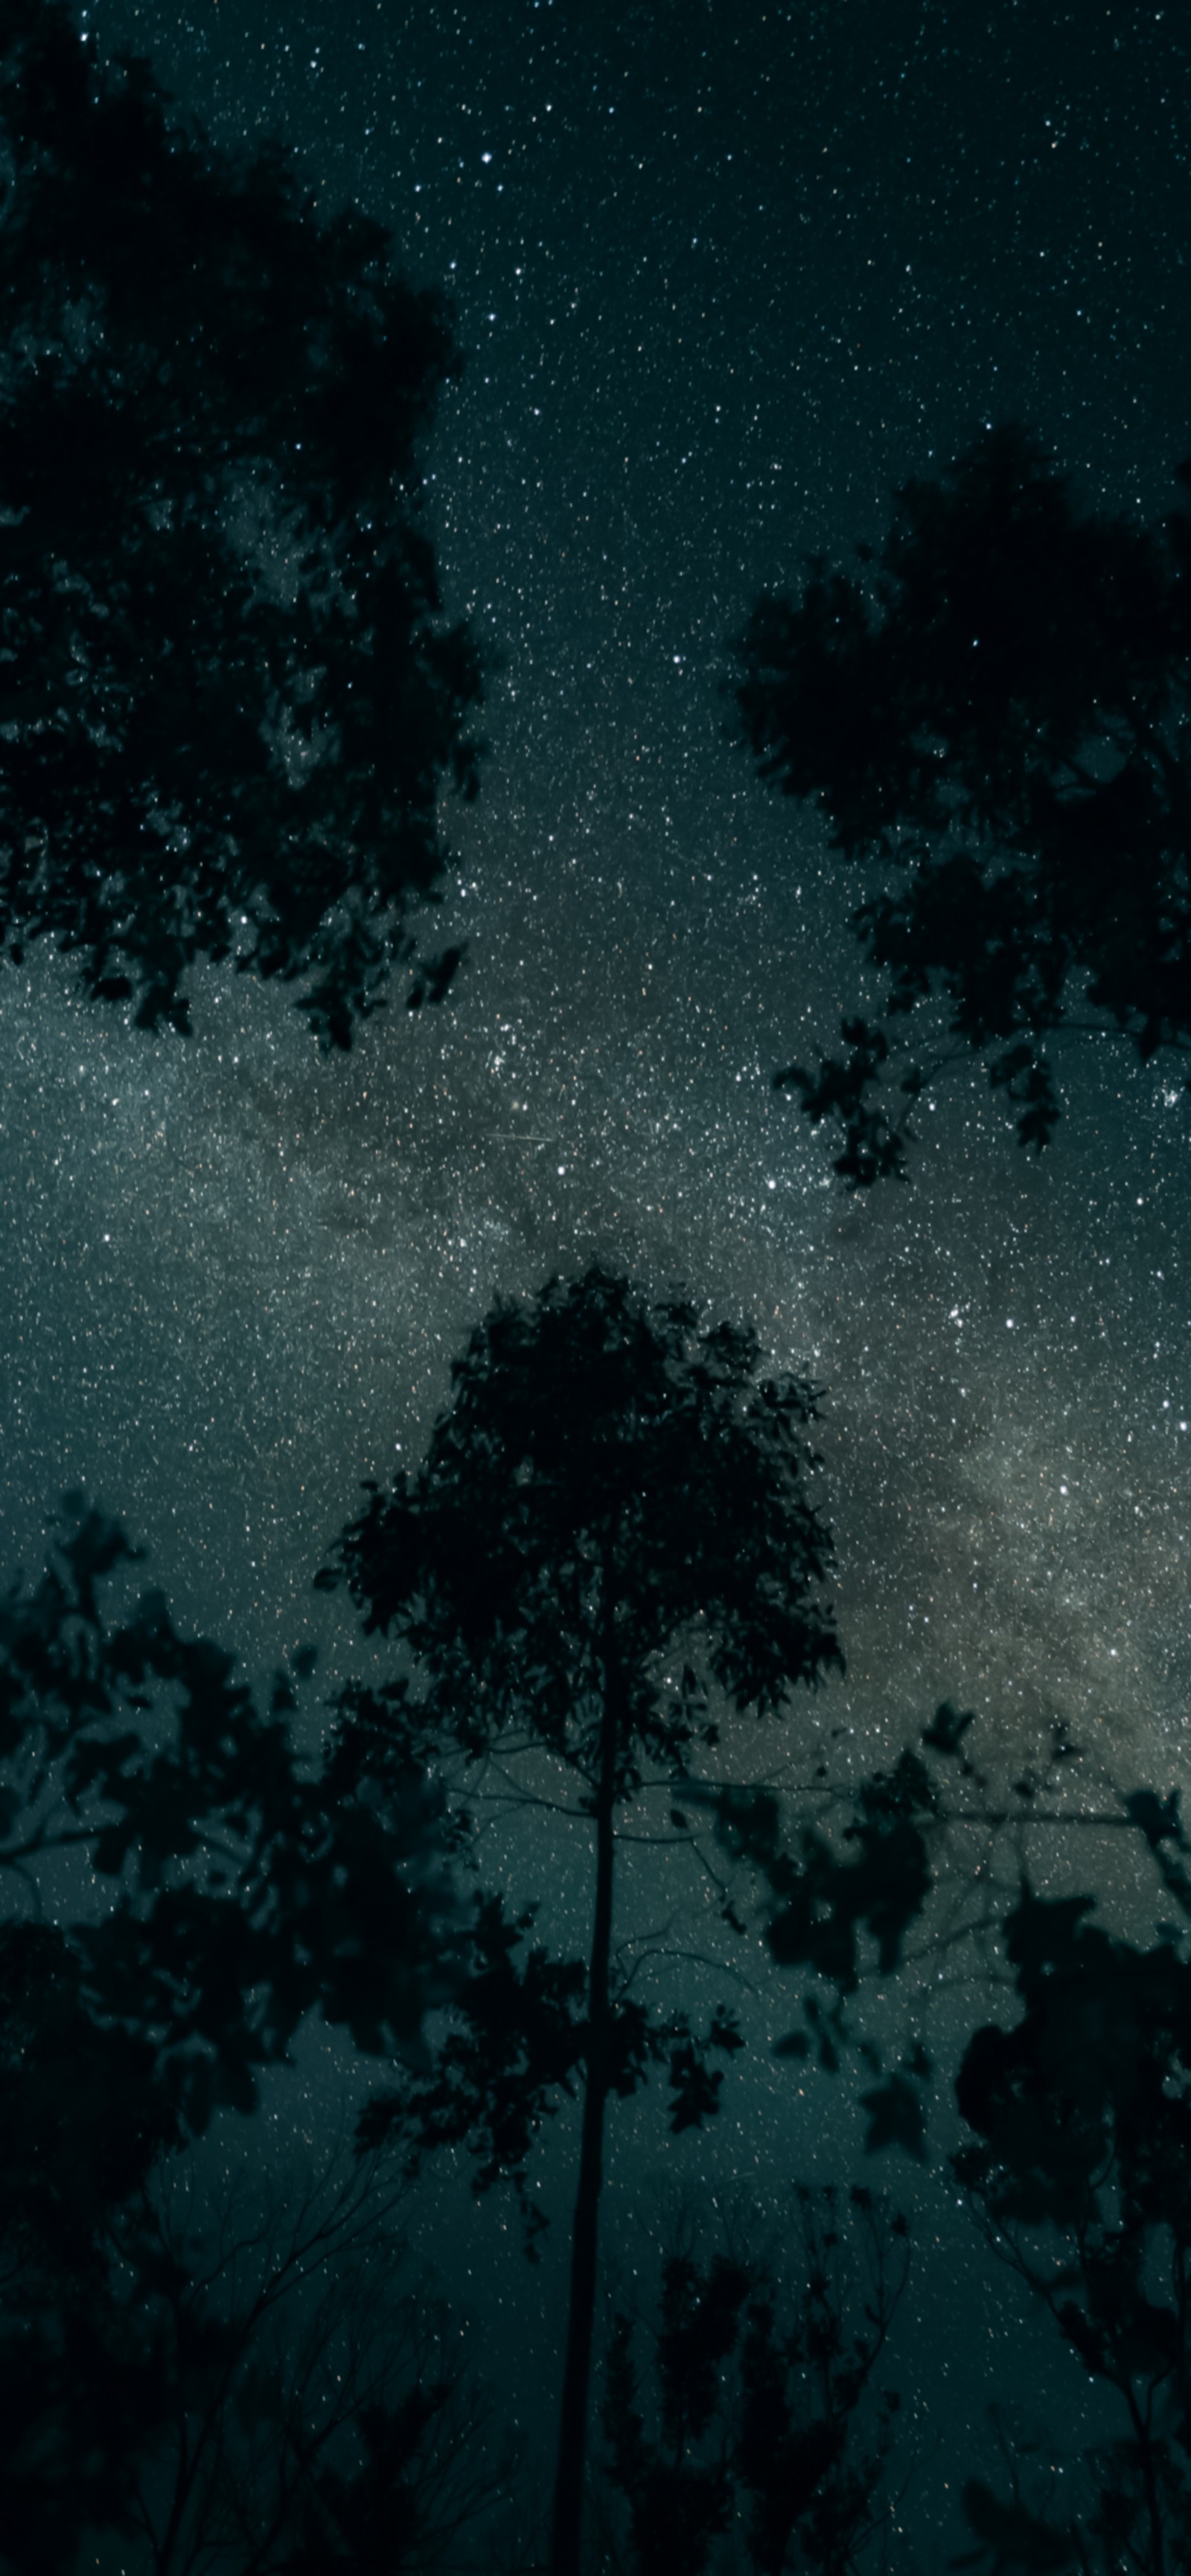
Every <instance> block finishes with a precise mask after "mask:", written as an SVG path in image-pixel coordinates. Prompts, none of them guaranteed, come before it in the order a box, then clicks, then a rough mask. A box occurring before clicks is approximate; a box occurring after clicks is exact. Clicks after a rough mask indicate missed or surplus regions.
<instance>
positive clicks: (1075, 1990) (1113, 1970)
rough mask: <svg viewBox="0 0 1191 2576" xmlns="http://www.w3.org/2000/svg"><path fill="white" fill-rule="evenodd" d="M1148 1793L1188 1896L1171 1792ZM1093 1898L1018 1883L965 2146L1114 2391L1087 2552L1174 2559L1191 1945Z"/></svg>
mask: <svg viewBox="0 0 1191 2576" xmlns="http://www.w3.org/2000/svg"><path fill="white" fill-rule="evenodd" d="M1142 1805H1143V1813H1142V1815H1141V1816H1139V1817H1138V1819H1137V1821H1138V1822H1139V1824H1140V1825H1141V1829H1142V1830H1143V1831H1146V1822H1147V1807H1146V1802H1145V1801H1144V1800H1143V1802H1142ZM1148 1805H1149V1806H1151V1807H1152V1808H1153V1809H1154V1810H1155V1811H1157V1812H1156V1813H1155V1814H1153V1815H1149V1816H1148V1822H1149V1826H1150V1831H1149V1832H1148V1833H1147V1840H1149V1841H1150V1843H1151V1847H1152V1848H1153V1849H1154V1850H1155V1851H1156V1853H1157V1854H1158V1855H1159V1857H1160V1859H1161V1862H1162V1875H1163V1878H1164V1881H1165V1883H1166V1886H1167V1887H1168V1889H1169V1890H1170V1891H1171V1892H1172V1893H1173V1894H1174V1895H1175V1897H1176V1901H1177V1902H1178V1903H1179V1905H1180V1910H1181V1911H1183V1912H1184V1913H1188V1912H1191V1882H1189V1881H1188V1878H1187V1875H1186V1870H1185V1866H1184V1863H1183V1861H1182V1859H1181V1858H1180V1857H1179V1855H1180V1853H1182V1852H1184V1851H1186V1849H1187V1848H1188V1846H1187V1844H1186V1840H1185V1837H1184V1835H1183V1831H1182V1827H1181V1825H1180V1823H1179V1821H1178V1813H1177V1802H1174V1803H1173V1805H1172V1807H1171V1808H1168V1809H1166V1810H1164V1811H1158V1802H1157V1800H1151V1801H1149V1802H1148ZM1167 1843H1170V1844H1172V1845H1173V1846H1174V1848H1173V1850H1172V1851H1169V1852H1168V1851H1167V1850H1166V1848H1165V1846H1166V1845H1167ZM1093 1906H1094V1899H1092V1898H1091V1897H1086V1896H1077V1897H1064V1898H1060V1899H1055V1900H1049V1901H1048V1900H1045V1899H1043V1898H1040V1897H1037V1896H1035V1895H1034V1894H1033V1892H1032V1891H1031V1889H1030V1888H1029V1887H1028V1886H1026V1887H1024V1888H1023V1891H1022V1894H1021V1898H1020V1901H1019V1903H1018V1905H1017V1907H1016V1908H1015V1910H1014V1912H1013V1914H1012V1915H1011V1916H1010V1918H1009V1920H1008V1922H1007V1924H1006V1948H1007V1952H1008V1957H1009V1960H1010V1963H1011V1965H1012V1967H1013V1970H1014V1974H1015V1984H1016V1992H1017V1996H1018V1998H1019V1999H1020V2002H1021V2004H1022V2007H1023V2010H1022V2014H1021V2018H1020V2020H1019V2021H1017V2022H1016V2023H1015V2024H1014V2025H1012V2026H1011V2027H1010V2028H1009V2029H1003V2028H999V2027H997V2026H993V2025H990V2026H989V2027H988V2028H986V2029H984V2030H981V2031H978V2032H977V2033H976V2034H975V2036H974V2038H973V2039H972V2040H971V2042H970V2043H969V2046H968V2049H967V2052H966V2054H965V2057H964V2062H963V2065H962V2068H961V2070H960V2076H959V2081H958V2085H957V2095H958V2101H959V2107H960V2110H961V2112H962V2113H963V2116H964V2118H965V2120H966V2121H967V2123H968V2125H969V2128H970V2129H971V2130H972V2131H973V2132H974V2133H975V2139H976V2143H974V2144H970V2145H968V2146H966V2147H964V2148H963V2149H962V2150H961V2151H960V2153H959V2155H958V2156H957V2157H956V2159H955V2165H956V2172H957V2174H958V2176H959V2178H960V2180H961V2182H963V2184H964V2185H965V2186H966V2188H967V2190H968V2192H969V2194H970V2195H971V2198H972V2202H973V2205H974V2207H975V2209H976V2210H977V2212H978V2213H979V2215H980V2216H981V2219H982V2221H983V2224H984V2229H985V2233H986V2236H987V2238H988V2241H989V2243H990V2244H991V2245H992V2247H993V2249H994V2251H995V2252H996V2253H997V2254H999V2255H1000V2256H1001V2258H1002V2259H1003V2260H1006V2261H1008V2262H1010V2263H1011V2264H1012V2265H1013V2267H1014V2269H1015V2270H1016V2271H1017V2272H1018V2273H1019V2274H1020V2276H1021V2277H1022V2278H1023V2279H1024V2280H1025V2281H1026V2282H1027V2283H1028V2284H1029V2287H1030V2289H1031V2290H1032V2291H1033V2292H1034V2294H1035V2296H1036V2297H1037V2298H1038V2299H1039V2300H1040V2301H1041V2302H1042V2303H1043V2304H1044V2305H1045V2306H1046V2308H1047V2309H1048V2310H1049V2312H1050V2314H1051V2316H1052V2317H1053V2318H1054V2321H1055V2324H1056V2326H1057V2327H1058V2329H1059V2332H1060V2333H1061V2334H1062V2336H1063V2337H1064V2339H1065V2341H1066V2342H1067V2343H1068V2344H1069V2345H1070V2346H1071V2348H1072V2350H1073V2352H1074V2353H1075V2354H1076V2355H1077V2356H1078V2358H1079V2360H1080V2362H1081V2363H1082V2364H1083V2367H1084V2368H1085V2370H1086V2371H1087V2372H1088V2374H1089V2376H1090V2377H1091V2378H1092V2379H1094V2380H1098V2381H1099V2382H1100V2383H1101V2384H1102V2385H1103V2386H1105V2387H1106V2388H1108V2389H1110V2390H1112V2391H1113V2393H1114V2394H1115V2397H1116V2399H1117V2401H1118V2403H1119V2407H1120V2411H1121V2416H1122V2433H1121V2437H1120V2439H1119V2440H1117V2441H1116V2442H1115V2443H1114V2444H1113V2445H1111V2446H1110V2447H1106V2448H1102V2449H1101V2451H1100V2453H1099V2455H1098V2457H1097V2459H1096V2461H1095V2463H1094V2475H1095V2487H1096V2501H1095V2506H1094V2510H1093V2512H1092V2514H1091V2516H1090V2517H1089V2523H1088V2531H1087V2544H1088V2545H1087V2547H1086V2554H1085V2562H1084V2563H1085V2564H1088V2565H1090V2564H1092V2563H1093V2549H1092V2544H1094V2545H1095V2550H1096V2554H1097V2555H1099V2556H1100V2557H1101V2559H1102V2563H1103V2565H1104V2567H1105V2569H1106V2570H1107V2571H1115V2570H1116V2569H1118V2568H1121V2567H1131V2568H1134V2569H1136V2570H1138V2571H1139V2576H1174V2571H1175V2570H1176V2569H1180V2568H1183V2567H1185V2566H1186V2565H1187V2563H1188V2558H1189V2556H1191V1963H1189V1962H1188V1960H1187V1957H1186V1955H1185V1942H1184V1940H1183V1939H1182V1938H1181V1937H1180V1935H1179V1934H1178V1933H1177V1932H1176V1931H1174V1930H1173V1929H1171V1930H1170V1931H1168V1933H1167V1935H1166V1936H1165V1937H1164V1938H1162V1939H1160V1940H1159V1941H1158V1942H1156V1943H1155V1944H1154V1946H1153V1947H1152V1948H1150V1949H1148V1950H1143V1949H1139V1948H1138V1947H1137V1946H1136V1945H1135V1944H1133V1943H1132V1942H1130V1941H1127V1940H1123V1939H1121V1938H1119V1937H1117V1936H1115V1935H1113V1934H1111V1933H1109V1932H1106V1931H1104V1930H1103V1929H1102V1928H1101V1927H1100V1926H1099V1925H1097V1924H1092V1923H1088V1922H1087V1921H1085V1919H1084V1918H1085V1917H1086V1916H1087V1915H1088V1914H1090V1913H1091V1912H1092V1910H1093ZM974 2563H975V2562H974ZM1072 2563H1075V2561H1074V2558H1073V2559H1072Z"/></svg>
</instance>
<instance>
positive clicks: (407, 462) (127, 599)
mask: <svg viewBox="0 0 1191 2576" xmlns="http://www.w3.org/2000/svg"><path fill="white" fill-rule="evenodd" d="M0 144H2V150H3V158H4V169H5V182H4V184H5V207H4V223H3V227H2V229H0V349H2V351H3V363H2V366H0V948H2V949H3V951H4V952H6V953H7V954H8V955H9V956H10V957H12V958H16V959H19V958H20V956H21V954H22V952H23V949H24V946H25V943H26V942H28V941H29V940H31V939H37V938H42V937H48V938H50V939H52V940H53V941H54V942H55V943H56V945H57V946H58V947H60V948H63V949H67V950H69V951H71V952H72V953H73V954H75V955H76V956H77V958H78V960H79V965H80V971H81V975H82V979H83V983H84V986H85V989H86V990H87V992H88V993H90V994H92V995H98V996H100V997H102V998H105V999H108V1000H113V1001H114V1000H127V999H129V998H132V999H135V1002H136V1005H137V1009H136V1017H137V1021H138V1023H139V1024H140V1025H141V1026H143V1027H148V1028H152V1027H156V1026H157V1025H158V1024H159V1023H162V1022H165V1021H168V1022H170V1023H171V1024H172V1025H173V1026H174V1027H176V1028H179V1029H184V1028H185V1027H186V1026H187V1025H188V1021H187V1002H186V997H185V990H184V978H185V974H186V969H187V967H188V966H189V965H190V964H191V963H192V962H193V961H194V960H195V959H197V958H211V959H216V960H219V959H228V958H231V959H233V960H234V962H235V965H236V967H237V968H238V969H239V970H240V971H241V972H244V971H248V972H251V973H253V974H257V975H262V976H271V975H280V976H281V978H282V979H283V980H284V981H287V982H288V981H292V980H294V979H299V980H300V981H301V984H302V988H303V989H302V992H301V995H300V1001H299V1007H300V1008H301V1009H302V1010H303V1011H305V1012H306V1013H307V1015H308V1018H309V1021H310V1025H311V1026H312V1027H313V1028H314V1029H315V1030H316V1031H317V1033H318V1035H319V1037H320V1039H321V1040H322V1041H323V1042H324V1043H326V1044H334V1045H336V1046H341V1047H346V1046H348V1045H349V1044H350V1042H351V1037H352V1031H353V1029H354V1028H355V1026H356V1025H357V1024H358V1022H359V1021H360V1020H361V1019H362V1018H363V1017H364V1016H365V1015H366V1014H367V1013H368V1012H370V1011H372V1010H374V1009H376V1008H378V1007H379V1006H380V1005H381V1003H382V1002H383V999H384V995H385V989H386V986H387V984H388V982H389V980H390V978H391V977H392V975H393V972H394V970H396V969H399V968H401V967H403V966H407V965H408V964H409V963H410V961H411V960H412V959H413V958H414V954H415V940H414V936H413V933H412V931H411V928H410V913H411V908H413V907H416V906H420V905H424V904H426V903H427V902H431V901H433V900H435V898H436V896H437V894H438V891H439V887H440V881H441V875H442V867H443V860H444V843H443V839H442V834H441V831H440V825H439V817H438V796H439V790H440V786H441V784H442V783H443V781H444V780H447V779H451V778H453V779H454V780H455V781H456V782H457V783H458V785H459V786H461V787H462V788H463V789H464V791H465V792H466V793H468V794H471V793H472V792H474V789H475V785H476V763H477V752H478V746H477V744H476V742H475V741H474V739H473V738H472V737H471V735H470V734H469V732H468V729H467V728H468V721H469V717H470V714H471V711H472V710H473V709H474V707H475V704H476V702H477V700H478V698H479V695H480V668H479V661H478V657H477V651H476V646H475V643H474V640H473V639H472V637H471V635H470V634H469V632H468V630H467V628H466V626H464V625H455V626H447V625H446V624H444V621H443V619H442V617H441V614H440V600H439V592H438V582H437V575H436V571H435V561H434V552H433V547H432V544H431V540H430V536H429V533H428V530H427V525H426V519H425V513H424V509H423V487H422V479H421V474H420V469H419V464H418V454H419V447H420V443H421V440H422V437H423V435H424V433H425V431H426V429H427V428H428V425H429V423H430V420H431V417H432V414H433V410H434V405H435V400H436V397H437V395H438V392H439V389H440V387H441V385H442V384H443V382H444V380H445V379H446V378H447V377H448V376H450V375H452V374H454V373H455V372H457V369H458V364H459V361H458V355H457V352H456V350H455V347H454V345H453V342H452V338H451V332H450V327H449V321H448V316H447V312H446V308H445V306H444V305H443V303H442V301H441V299H440V298H439V297H438V296H437V295H436V294H434V293H430V292H426V291H415V290H414V289H413V288H412V287H410V286H409V285H408V284H407V283H406V282H405V280H404V279H402V278H401V277H399V276H397V275H396V274H394V272H393V269H392V267H391V264H390V245H389V239H388V236H387V235H386V234H385V232H384V231H383V230H382V229H381V228H380V227H379V226H378V225H376V224H373V223H370V222H366V221H365V220H364V218H363V217H362V216H360V215H359V214H356V213H353V212H350V211H349V212H344V213H342V214H339V215H337V216H334V217H328V216H325V215H324V214H322V213H321V212H320V211H319V209H318V207H317V205H316V202H315V199H314V196H313V193H312V192H311V191H310V190H309V189H308V188H305V187H303V186H302V185H301V184H300V182H299V180H298V178H297V176H296V174H295V173H294V171H293V170H292V169H291V167H290V166H289V164H288V163H287V161H286V160H285V158H284V156H283V155H282V154H281V153H280V152H279V151H277V150H274V149H270V150H268V151H266V152H265V153H263V154H261V155H259V156H258V157H257V158H256V159H253V160H248V159H246V158H240V159H234V158H232V157H230V156H229V155H227V154H224V153H220V152H217V151H216V150H215V148H214V147H213V146H212V145H211V143H210V142H209V141H207V140H206V138H205V137H204V136H203V135H202V134H200V133H199V132H198V131H197V129H195V128H193V127H191V126H185V127H184V126H183V125H182V123H181V121H180V120H179V119H178V118H177V116H176V115H174V114H173V113H172V112H171V111H170V109H169V107H168V103H167V101H166V100H165V98H164V96H163V94H162V92H161V91H160V90H159V89H158V88H157V86H156V84H155V83H154V81H153V79H152V77H151V75H150V73H149V71H148V70H147V68H146V67H145V65H144V64H141V63H134V62H127V61H122V62H118V63H117V64H115V65H114V66H113V67H112V68H111V69H109V70H106V71H104V70H101V69H100V67H99V65H98V63H97V61H96V59H95V49H94V47H93V46H90V47H88V45H87V44H86V42H85V40H80V37H79V34H78V32H77V30H76V29H75V27H74V25H73V24H72V21H71V18H70V16H69V14H68V12H67V10H66V8H65V7H64V6H62V5H60V0H2V5H0ZM457 959H458V952H457V951H452V952H449V953H447V954H446V955H444V956H443V957H441V958H439V959H437V960H434V961H432V962H429V963H427V962H423V964H422V965H421V966H420V967H417V968H416V970H415V975H414V981H413V983H412V987H411V989H410V991H409V997H408V998H409V1000H410V1002H411V1004H413V1003H416V1002H418V1001H420V1000H421V999H423V998H425V997H429V998H432V999H437V998H439V996H440V995H441V993H442V992H443V991H445V989H446V985H447V983H448V982H449V980H450V976H451V973H452V971H453V968H454V965H455V964H456V963H457Z"/></svg>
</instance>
